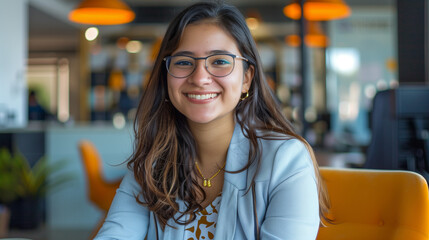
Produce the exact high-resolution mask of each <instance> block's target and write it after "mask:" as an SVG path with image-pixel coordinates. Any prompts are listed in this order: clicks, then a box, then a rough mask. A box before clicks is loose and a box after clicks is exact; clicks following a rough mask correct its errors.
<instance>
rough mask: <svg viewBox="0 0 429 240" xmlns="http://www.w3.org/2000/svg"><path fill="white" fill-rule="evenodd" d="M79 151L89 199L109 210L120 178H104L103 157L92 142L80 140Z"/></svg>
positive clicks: (102, 208) (104, 209)
mask: <svg viewBox="0 0 429 240" xmlns="http://www.w3.org/2000/svg"><path fill="white" fill-rule="evenodd" d="M79 151H80V154H81V159H82V163H83V166H84V168H85V171H86V177H87V181H88V185H87V187H88V189H87V191H88V196H89V199H90V200H91V201H92V202H93V203H94V204H95V205H96V206H97V207H99V208H100V209H101V210H103V211H108V210H109V207H110V204H111V203H112V200H113V197H114V196H115V194H116V189H117V188H118V187H119V184H120V180H118V181H115V182H108V181H106V180H105V179H104V176H103V166H102V162H101V158H100V156H99V154H98V151H97V149H96V148H95V146H94V144H93V143H92V142H90V141H87V140H82V141H80V142H79Z"/></svg>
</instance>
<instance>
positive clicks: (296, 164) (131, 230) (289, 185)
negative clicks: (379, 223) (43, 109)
mask: <svg viewBox="0 0 429 240" xmlns="http://www.w3.org/2000/svg"><path fill="white" fill-rule="evenodd" d="M260 143H261V144H262V163H261V166H260V169H259V173H258V175H257V177H256V179H255V193H256V210H257V216H258V223H259V225H260V226H259V227H260V237H261V238H260V239H261V240H263V239H293V240H314V239H315V238H316V236H317V231H318V228H319V202H318V192H317V180H316V178H315V174H314V168H313V164H312V161H311V158H310V155H309V153H308V151H307V149H306V148H305V146H304V144H303V143H302V142H300V141H299V140H296V139H290V140H260ZM248 154H249V141H248V139H247V138H246V137H244V135H243V133H242V131H241V128H240V126H239V125H236V127H235V130H234V134H233V136H232V139H231V143H230V146H229V150H228V154H227V163H226V169H227V170H229V171H235V170H238V169H241V168H242V167H243V166H244V165H245V164H246V163H247V159H248ZM255 171H256V166H255V164H254V165H252V166H251V167H250V168H248V169H247V170H245V171H242V172H240V173H236V174H232V173H227V172H226V173H225V181H224V185H223V189H222V200H221V204H220V209H219V214H218V220H217V226H216V232H215V237H214V239H215V240H230V239H238V240H241V239H255V231H254V229H255V226H254V214H253V197H252V191H251V190H250V191H248V193H247V194H246V190H247V189H248V188H249V185H250V184H251V180H252V177H253V175H254V173H255ZM139 190H140V186H139V185H138V183H137V182H136V181H135V180H134V176H133V173H132V171H128V173H127V174H126V175H125V177H124V179H123V181H122V183H121V186H120V188H119V189H118V190H117V193H116V196H115V198H114V200H113V202H112V205H111V207H110V210H109V213H108V216H107V218H106V221H105V223H104V224H103V226H102V228H101V229H100V231H99V233H98V235H97V237H96V238H95V239H96V240H107V239H121V240H122V239H123V240H134V239H135V240H143V239H144V238H145V236H147V239H148V240H155V239H156V232H155V231H156V230H155V223H154V218H153V214H152V212H150V211H149V210H148V209H147V208H145V207H143V206H141V205H139V204H138V203H137V202H136V200H135V197H134V196H136V195H137V194H138V192H139ZM178 204H179V207H180V209H181V210H184V209H185V205H184V202H183V201H178ZM177 216H179V214H178V215H177ZM168 223H169V224H170V225H172V226H174V227H175V228H172V227H166V228H165V231H162V230H161V228H160V224H158V228H159V229H158V230H157V231H158V234H159V239H163V240H182V239H184V231H185V226H183V225H179V224H177V223H175V222H174V220H172V219H170V220H169V222H168Z"/></svg>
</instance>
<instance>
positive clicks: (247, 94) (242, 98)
mask: <svg viewBox="0 0 429 240" xmlns="http://www.w3.org/2000/svg"><path fill="white" fill-rule="evenodd" d="M243 95H244V93H243V94H241V96H242V97H241V98H240V100H241V101H243V100H244V99H246V98H248V97H249V91H247V92H246V96H244V97H243Z"/></svg>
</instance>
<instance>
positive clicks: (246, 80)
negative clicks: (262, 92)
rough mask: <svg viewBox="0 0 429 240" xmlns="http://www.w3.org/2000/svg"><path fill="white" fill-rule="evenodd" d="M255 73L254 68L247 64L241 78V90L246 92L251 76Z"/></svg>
mask: <svg viewBox="0 0 429 240" xmlns="http://www.w3.org/2000/svg"><path fill="white" fill-rule="evenodd" d="M254 75H255V68H254V67H253V65H250V64H249V67H248V68H247V70H246V72H244V78H243V88H242V89H243V91H244V90H245V91H244V92H247V91H249V89H250V85H251V84H252V80H253V76H254Z"/></svg>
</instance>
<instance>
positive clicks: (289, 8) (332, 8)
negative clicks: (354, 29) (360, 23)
mask: <svg viewBox="0 0 429 240" xmlns="http://www.w3.org/2000/svg"><path fill="white" fill-rule="evenodd" d="M299 1H300V0H292V2H291V3H290V4H288V5H286V6H285V7H284V8H283V13H284V15H286V16H287V17H289V18H291V19H294V20H298V19H300V18H301V5H300V2H299ZM350 14H351V10H350V7H349V6H347V4H345V3H344V2H343V0H307V1H305V3H304V17H305V18H306V19H307V20H309V21H328V20H335V19H341V18H346V17H348V16H350Z"/></svg>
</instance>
